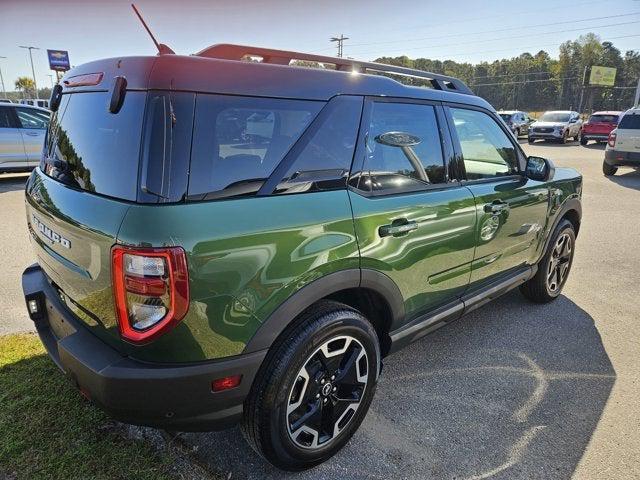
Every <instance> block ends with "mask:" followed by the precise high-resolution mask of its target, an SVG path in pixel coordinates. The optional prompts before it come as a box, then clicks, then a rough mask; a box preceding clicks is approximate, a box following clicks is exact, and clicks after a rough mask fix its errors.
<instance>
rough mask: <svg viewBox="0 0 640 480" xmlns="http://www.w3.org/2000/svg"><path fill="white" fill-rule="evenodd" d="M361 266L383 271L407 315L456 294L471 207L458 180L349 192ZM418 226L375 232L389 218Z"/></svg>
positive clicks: (464, 278) (465, 269)
mask: <svg viewBox="0 0 640 480" xmlns="http://www.w3.org/2000/svg"><path fill="white" fill-rule="evenodd" d="M350 194H351V202H352V204H353V214H354V219H355V224H356V234H357V236H358V241H359V245H360V254H361V256H362V259H361V261H362V268H369V269H372V270H378V271H381V272H384V273H385V274H387V275H388V276H389V277H390V278H391V279H392V280H393V281H394V282H395V283H396V285H397V286H398V288H399V289H400V292H401V293H402V296H403V299H404V302H405V315H406V317H407V320H408V321H410V320H411V319H413V318H415V317H416V316H417V315H419V314H422V313H424V312H425V311H428V310H431V309H433V308H436V307H438V306H440V305H442V304H444V303H446V302H447V301H449V300H451V299H452V298H455V297H457V296H460V295H461V294H462V293H463V292H464V290H465V289H466V287H467V285H468V283H469V275H470V273H471V263H472V261H473V251H474V247H475V241H474V237H475V224H476V211H475V201H474V199H473V196H472V195H471V192H470V191H469V190H468V189H467V188H466V187H463V186H456V187H449V188H444V189H441V190H429V191H424V192H416V193H408V194H403V195H392V196H383V197H364V196H362V195H359V194H358V193H355V192H350ZM399 220H402V221H404V220H406V221H408V222H416V223H417V225H418V228H417V229H416V230H414V231H412V232H408V233H404V234H400V235H398V236H385V237H381V236H380V235H379V228H380V227H381V226H384V225H391V224H392V223H393V222H394V221H396V222H397V221H399Z"/></svg>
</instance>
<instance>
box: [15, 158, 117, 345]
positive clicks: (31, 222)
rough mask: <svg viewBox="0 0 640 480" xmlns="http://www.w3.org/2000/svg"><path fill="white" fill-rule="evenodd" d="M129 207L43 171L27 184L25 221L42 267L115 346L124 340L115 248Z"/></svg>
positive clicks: (80, 314)
mask: <svg viewBox="0 0 640 480" xmlns="http://www.w3.org/2000/svg"><path fill="white" fill-rule="evenodd" d="M128 208H129V205H128V204H127V203H125V202H120V201H116V200H112V199H106V198H104V197H100V196H96V195H92V194H90V193H87V192H83V191H80V190H74V189H72V188H69V187H67V186H65V185H64V184H62V183H59V182H56V181H55V180H52V179H50V178H49V177H47V176H46V175H44V174H43V173H42V172H41V171H40V170H39V169H36V170H35V171H34V173H33V174H32V176H31V178H30V179H29V182H28V184H27V191H26V209H27V222H28V227H29V232H30V234H31V243H32V245H33V248H34V251H35V253H36V256H37V261H38V263H39V264H40V266H41V267H42V269H43V270H44V272H45V273H46V274H47V276H48V277H49V279H50V280H51V282H52V283H53V285H54V286H55V287H56V288H57V289H58V292H59V293H60V296H61V298H62V300H63V302H64V303H65V304H66V305H67V307H68V308H69V309H70V310H71V311H73V312H74V313H75V314H76V316H77V317H78V318H80V319H81V320H82V321H83V322H85V323H86V324H87V325H88V326H90V327H94V328H92V329H93V330H94V331H95V333H96V334H98V335H99V336H101V337H102V338H104V339H105V340H107V341H109V343H112V344H114V345H119V344H120V342H119V341H118V328H117V322H116V316H115V308H114V300H113V293H112V288H111V247H112V246H113V244H114V243H115V242H116V237H117V234H118V229H119V227H120V224H121V223H122V220H123V218H124V216H125V214H126V212H127V210H128Z"/></svg>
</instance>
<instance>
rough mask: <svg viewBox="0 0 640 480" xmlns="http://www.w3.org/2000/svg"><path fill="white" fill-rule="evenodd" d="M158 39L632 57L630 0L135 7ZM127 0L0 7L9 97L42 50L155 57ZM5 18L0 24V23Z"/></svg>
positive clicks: (366, 51)
mask: <svg viewBox="0 0 640 480" xmlns="http://www.w3.org/2000/svg"><path fill="white" fill-rule="evenodd" d="M134 1H135V3H136V4H137V5H138V7H139V8H140V10H141V11H142V14H143V15H144V17H145V18H146V20H147V22H148V23H149V25H150V27H151V29H152V30H153V31H154V33H155V34H156V36H157V37H158V38H159V40H160V41H161V42H163V43H166V44H168V45H169V46H171V47H172V48H173V49H174V50H175V51H176V52H177V53H184V54H188V53H194V52H197V51H198V50H200V49H202V48H204V47H205V46H208V45H211V44H214V43H222V42H225V43H243V44H252V45H259V46H266V47H274V48H283V49H290V50H299V51H308V52H314V53H322V54H326V55H334V54H335V52H336V49H335V44H331V43H330V42H329V37H331V36H334V35H339V34H341V33H344V34H345V35H346V36H348V37H349V40H347V41H346V42H345V56H349V57H353V58H360V59H366V60H370V59H374V58H376V57H379V56H383V55H387V56H396V55H402V54H406V55H408V56H410V57H428V58H435V59H447V58H450V59H453V60H457V61H470V62H474V63H475V62H478V61H481V60H488V61H491V60H494V59H497V58H508V57H512V56H515V55H518V54H520V53H522V52H523V51H529V52H532V53H535V52H537V51H538V50H541V49H544V50H546V51H548V52H549V53H550V54H551V55H552V56H557V54H558V45H559V44H560V43H561V42H563V41H565V40H569V39H575V38H577V37H578V36H579V35H581V34H583V33H587V32H590V31H592V32H594V33H596V34H598V35H600V36H601V37H602V39H603V40H611V41H612V42H613V43H614V44H615V45H616V46H617V47H618V48H620V49H621V50H622V51H623V52H624V51H626V50H631V49H634V50H640V1H639V0H616V1H611V0H596V1H594V0H572V1H570V2H559V1H557V0H532V1H528V2H526V1H515V2H514V1H472V0H456V1H448V2H444V1H442V0H438V1H414V0H395V1H379V0H367V1H361V0H342V1H334V0H324V1H322V0H321V1H317V0H316V1H293V0H273V1H267V0H265V1H257V0H251V1H242V0H228V1H190V0H173V1H164V0H134ZM130 3H131V2H130V1H126V0H125V1H121V0H110V1H107V0H105V1H101V2H100V1H95V0H86V1H69V0H67V1H53V0H49V1H45V0H42V1H25V0H22V1H15V0H0V18H2V19H3V21H2V28H0V56H5V57H8V58H7V59H0V68H1V69H2V74H3V76H4V80H5V84H6V86H7V89H8V90H13V82H14V80H15V79H16V78H17V77H18V76H20V75H29V76H30V75H31V69H30V66H29V61H28V53H27V51H26V50H23V49H20V48H18V46H19V45H32V46H36V47H40V48H41V49H42V50H40V51H34V64H35V69H36V80H37V82H38V85H39V86H44V85H48V84H49V82H50V79H49V77H48V76H47V75H48V74H51V73H52V72H50V71H49V70H48V64H47V58H46V49H47V48H49V49H61V50H68V51H69V56H70V58H71V63H72V64H73V65H79V64H81V63H84V62H87V61H89V60H94V59H97V58H103V57H113V56H124V55H148V54H155V47H154V46H153V44H152V43H151V40H150V39H149V38H148V37H147V34H146V32H145V31H144V30H143V28H142V26H141V25H140V24H139V23H138V20H137V18H135V16H134V14H133V12H132V10H131V7H130V6H129V4H130ZM5 20H9V21H5Z"/></svg>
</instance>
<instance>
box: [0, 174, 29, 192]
mask: <svg viewBox="0 0 640 480" xmlns="http://www.w3.org/2000/svg"><path fill="white" fill-rule="evenodd" d="M28 178H29V174H28V173H20V174H15V173H12V174H5V175H2V174H0V193H5V192H14V191H16V190H24V185H25V183H26V181H27V179H28Z"/></svg>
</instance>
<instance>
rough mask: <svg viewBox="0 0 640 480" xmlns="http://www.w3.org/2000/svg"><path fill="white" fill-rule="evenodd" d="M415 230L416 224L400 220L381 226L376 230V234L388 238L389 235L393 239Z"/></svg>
mask: <svg viewBox="0 0 640 480" xmlns="http://www.w3.org/2000/svg"><path fill="white" fill-rule="evenodd" d="M396 222H397V223H396ZM400 222H403V223H400ZM417 229H418V224H417V222H408V221H406V219H402V220H400V221H394V222H393V223H392V224H391V225H382V226H381V227H380V228H378V233H379V234H380V236H381V237H388V236H389V235H392V236H394V237H395V236H398V235H402V234H404V233H409V232H411V231H413V230H417Z"/></svg>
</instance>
